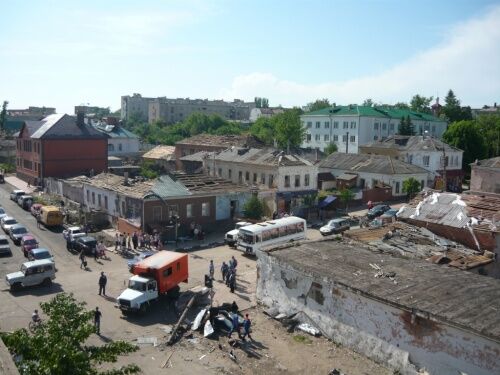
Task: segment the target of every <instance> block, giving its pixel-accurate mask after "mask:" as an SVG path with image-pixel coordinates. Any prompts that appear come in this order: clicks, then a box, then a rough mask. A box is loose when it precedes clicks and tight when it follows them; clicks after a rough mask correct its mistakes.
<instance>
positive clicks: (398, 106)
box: [394, 102, 410, 109]
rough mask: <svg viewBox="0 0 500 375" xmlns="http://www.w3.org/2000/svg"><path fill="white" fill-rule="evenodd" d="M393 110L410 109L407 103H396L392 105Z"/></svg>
mask: <svg viewBox="0 0 500 375" xmlns="http://www.w3.org/2000/svg"><path fill="white" fill-rule="evenodd" d="M394 108H399V109H410V106H409V105H408V103H405V102H397V103H396V104H394Z"/></svg>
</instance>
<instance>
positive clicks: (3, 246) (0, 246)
mask: <svg viewBox="0 0 500 375" xmlns="http://www.w3.org/2000/svg"><path fill="white" fill-rule="evenodd" d="M0 255H12V251H11V250H10V244H9V239H8V238H7V236H4V235H0Z"/></svg>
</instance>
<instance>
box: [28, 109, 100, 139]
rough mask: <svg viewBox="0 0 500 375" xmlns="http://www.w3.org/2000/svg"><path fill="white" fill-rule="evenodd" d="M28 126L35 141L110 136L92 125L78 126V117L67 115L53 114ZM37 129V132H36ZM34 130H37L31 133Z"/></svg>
mask: <svg viewBox="0 0 500 375" xmlns="http://www.w3.org/2000/svg"><path fill="white" fill-rule="evenodd" d="M37 122H39V125H36V124H35V122H33V121H31V122H30V125H27V126H28V127H29V130H30V136H31V138H33V139H49V138H50V139H70V138H85V139H88V138H95V139H107V138H108V136H107V135H105V134H103V133H101V132H100V131H98V130H97V129H95V128H94V127H93V126H92V125H88V124H82V125H77V122H76V116H69V115H66V114H53V115H49V116H47V117H44V118H43V119H42V120H40V121H37ZM35 129H36V130H35ZM32 130H35V131H34V132H33V133H31V131H32Z"/></svg>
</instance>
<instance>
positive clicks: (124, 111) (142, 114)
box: [121, 94, 154, 121]
mask: <svg viewBox="0 0 500 375" xmlns="http://www.w3.org/2000/svg"><path fill="white" fill-rule="evenodd" d="M153 100H154V98H146V97H143V96H142V95H141V94H133V95H124V96H122V100H121V119H122V120H125V121H128V120H129V119H130V117H131V116H137V117H138V119H139V120H141V121H148V116H149V103H150V102H152V101H153Z"/></svg>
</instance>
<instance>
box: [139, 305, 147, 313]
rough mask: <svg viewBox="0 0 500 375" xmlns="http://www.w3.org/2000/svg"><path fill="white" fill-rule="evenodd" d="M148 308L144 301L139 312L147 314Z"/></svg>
mask: <svg viewBox="0 0 500 375" xmlns="http://www.w3.org/2000/svg"><path fill="white" fill-rule="evenodd" d="M147 309H148V307H147V306H146V304H145V303H143V304H142V305H141V307H139V312H140V313H141V314H145V313H146V310H147Z"/></svg>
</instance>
